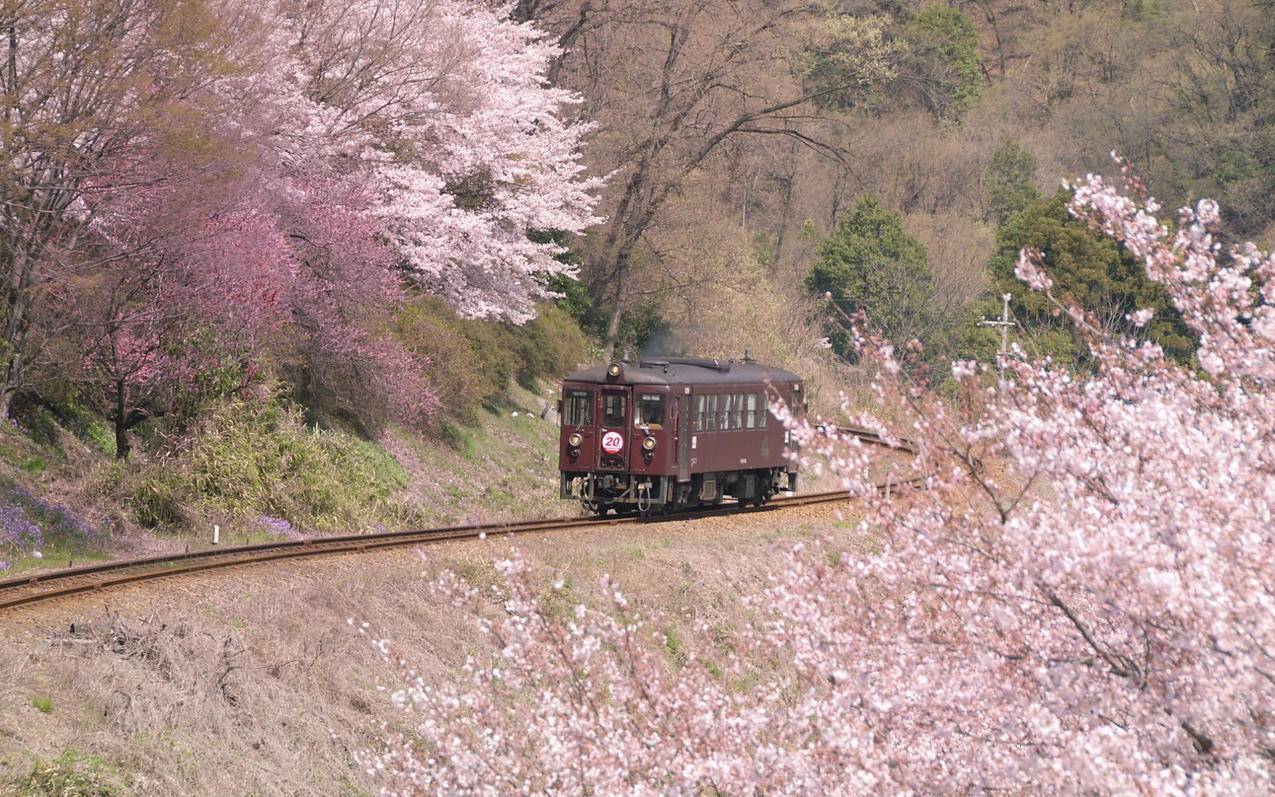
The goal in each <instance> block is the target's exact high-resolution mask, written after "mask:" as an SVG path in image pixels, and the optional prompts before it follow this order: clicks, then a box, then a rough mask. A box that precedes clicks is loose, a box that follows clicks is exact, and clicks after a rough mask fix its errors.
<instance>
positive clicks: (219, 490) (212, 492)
mask: <svg viewBox="0 0 1275 797" xmlns="http://www.w3.org/2000/svg"><path fill="white" fill-rule="evenodd" d="M407 483H408V476H407V472H406V471H404V470H403V468H402V466H400V465H399V463H398V462H396V461H395V460H394V459H393V457H391V456H390V455H389V454H388V453H386V452H385V450H384V449H382V448H381V447H380V446H378V445H376V444H375V443H373V442H371V441H367V440H362V439H359V438H357V437H354V436H353V435H350V434H346V433H344V432H339V431H327V430H319V429H316V428H309V427H307V426H306V425H305V423H304V421H303V416H302V411H301V409H300V408H299V407H297V406H296V405H293V404H290V403H286V402H284V401H283V400H282V399H280V398H279V397H278V396H275V397H273V398H271V399H269V400H267V401H248V400H243V399H235V400H231V401H224V402H222V403H220V404H214V405H212V407H211V409H210V412H209V414H208V415H207V416H206V417H205V418H204V419H203V420H202V421H201V422H200V423H199V424H198V425H197V426H196V428H195V429H194V430H193V433H192V438H191V442H190V444H189V447H188V449H187V450H186V452H185V454H184V456H182V457H181V458H180V459H179V460H178V462H177V463H176V464H175V465H173V466H167V467H160V466H151V467H150V468H149V469H148V470H147V471H146V472H145V473H144V475H143V476H142V477H141V478H140V479H138V480H137V482H136V484H135V486H134V487H133V490H132V495H131V505H132V508H133V511H134V514H135V515H136V517H137V520H138V522H140V523H142V524H144V525H147V526H152V527H160V526H171V525H177V524H179V523H180V522H181V521H182V516H183V509H182V508H183V506H186V505H199V506H201V507H203V508H204V509H207V510H212V511H213V512H214V513H218V514H224V515H227V516H230V517H232V518H237V519H241V520H244V519H255V518H258V517H261V516H263V515H264V516H269V517H273V518H282V519H285V520H287V521H289V522H290V523H292V524H294V525H298V526H302V527H307V528H314V529H322V530H348V529H355V528H363V527H366V526H369V525H374V524H380V523H385V522H393V521H398V520H401V521H411V520H414V519H416V518H415V514H414V513H413V512H412V511H410V510H407V509H405V508H404V507H403V506H401V505H399V504H398V503H396V502H395V501H394V500H393V498H394V495H395V493H397V492H398V491H399V490H401V489H403V488H404V487H406V486H407Z"/></svg>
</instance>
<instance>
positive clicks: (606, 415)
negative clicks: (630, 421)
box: [602, 393, 625, 429]
mask: <svg viewBox="0 0 1275 797" xmlns="http://www.w3.org/2000/svg"><path fill="white" fill-rule="evenodd" d="M624 405H625V395H624V394H623V393H603V394H602V425H603V426H607V427H610V428H612V429H614V428H617V427H621V426H624V414H625V412H624V409H625V408H624Z"/></svg>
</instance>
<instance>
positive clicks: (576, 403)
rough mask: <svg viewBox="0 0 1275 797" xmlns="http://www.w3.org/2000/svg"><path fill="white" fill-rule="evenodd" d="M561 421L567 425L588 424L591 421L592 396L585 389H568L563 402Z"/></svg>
mask: <svg viewBox="0 0 1275 797" xmlns="http://www.w3.org/2000/svg"><path fill="white" fill-rule="evenodd" d="M563 404H564V405H565V406H563V408H562V409H563V414H562V421H563V423H564V424H565V425H567V426H589V425H590V424H592V423H593V396H592V394H590V393H589V391H587V390H568V391H567V395H566V401H564V402H563Z"/></svg>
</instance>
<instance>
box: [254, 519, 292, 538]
mask: <svg viewBox="0 0 1275 797" xmlns="http://www.w3.org/2000/svg"><path fill="white" fill-rule="evenodd" d="M257 523H258V524H260V525H261V526H262V527H263V528H265V529H266V531H269V532H270V533H272V534H278V535H280V536H284V537H292V536H295V535H297V534H298V532H297V529H296V527H295V526H293V525H292V524H291V523H289V522H288V521H287V520H286V519H284V518H281V517H271V516H270V515H261V516H260V517H258V518H257Z"/></svg>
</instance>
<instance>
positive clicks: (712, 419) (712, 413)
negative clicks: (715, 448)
mask: <svg viewBox="0 0 1275 797" xmlns="http://www.w3.org/2000/svg"><path fill="white" fill-rule="evenodd" d="M717 398H718V397H717V396H709V397H708V423H707V424H706V425H705V427H704V431H706V432H716V431H717Z"/></svg>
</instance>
